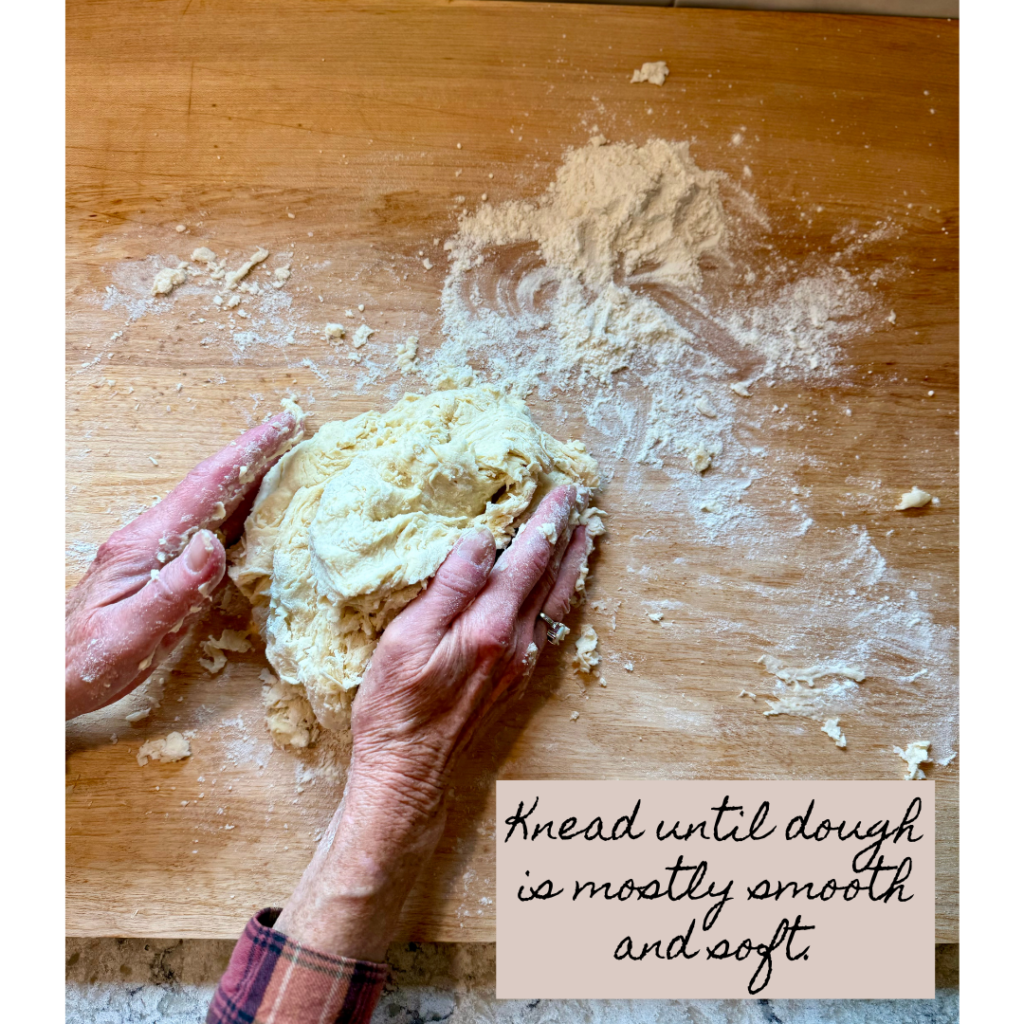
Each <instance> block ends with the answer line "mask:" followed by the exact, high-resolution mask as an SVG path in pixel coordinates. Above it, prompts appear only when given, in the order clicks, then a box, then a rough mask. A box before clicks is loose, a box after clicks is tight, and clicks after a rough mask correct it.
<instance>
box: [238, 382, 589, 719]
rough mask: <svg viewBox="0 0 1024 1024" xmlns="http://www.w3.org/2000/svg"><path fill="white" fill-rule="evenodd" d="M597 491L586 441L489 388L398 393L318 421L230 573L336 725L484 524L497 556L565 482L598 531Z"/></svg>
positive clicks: (279, 470)
mask: <svg viewBox="0 0 1024 1024" xmlns="http://www.w3.org/2000/svg"><path fill="white" fill-rule="evenodd" d="M598 483H599V476H598V469H597V464H596V463H595V461H594V460H593V459H592V458H591V457H590V456H589V455H588V454H587V452H586V450H585V449H584V447H583V444H582V442H580V441H566V442H564V443H563V442H560V441H557V440H555V438H553V437H551V436H550V435H548V434H546V433H545V432H544V431H542V430H541V429H540V428H539V427H538V426H537V425H536V424H535V423H534V422H533V420H532V419H531V418H530V414H529V411H528V410H527V408H526V405H525V404H524V403H523V402H522V401H520V400H519V399H516V398H510V397H508V396H507V395H504V394H502V393H501V392H500V391H499V390H498V389H497V388H493V387H488V386H477V387H471V388H459V389H454V390H450V391H440V392H437V393H436V394H432V395H427V396H425V397H421V396H419V395H406V396H405V397H404V398H403V399H402V400H401V401H400V402H399V403H398V404H397V405H396V406H395V407H394V408H393V409H391V410H390V411H388V412H385V413H379V412H367V413H364V414H363V415H361V416H357V417H355V418H354V419H351V420H343V421H342V420H339V421H335V422H332V423H326V424H324V426H322V427H321V428H320V430H319V431H317V433H316V434H315V435H314V436H313V437H311V438H309V439H308V440H305V441H303V442H302V443H301V444H299V445H297V446H296V447H295V448H293V449H292V450H291V451H290V452H288V453H287V454H286V455H284V456H283V457H282V458H281V460H280V461H279V462H278V463H277V464H276V465H275V466H274V468H273V469H271V471H270V472H269V473H268V474H267V476H266V477H265V478H264V480H263V484H262V486H261V487H260V491H259V494H258V496H257V498H256V502H255V504H254V506H253V509H252V512H251V513H250V515H249V518H248V519H247V520H246V524H245V535H244V537H243V539H242V541H241V542H240V543H239V544H238V546H236V547H235V548H234V549H233V551H232V554H231V563H232V564H231V567H230V569H229V573H230V575H231V578H232V579H233V580H234V581H235V583H236V584H237V585H238V587H239V589H240V590H241V591H242V593H243V594H245V595H246V597H248V598H249V600H250V601H251V602H252V604H253V614H254V617H255V619H256V622H257V624H258V625H259V627H260V630H261V632H262V633H263V635H264V637H265V639H266V642H267V657H268V659H269V661H270V663H271V665H272V666H273V668H274V670H275V672H276V673H277V675H278V677H279V678H280V680H281V682H282V683H286V684H289V685H290V686H292V687H296V688H298V687H304V688H305V693H306V695H307V696H308V699H309V702H310V704H311V705H312V708H313V711H314V712H315V714H316V717H317V719H318V720H319V721H320V722H321V724H323V725H325V726H327V727H328V728H333V729H344V728H346V727H347V725H348V721H349V708H350V706H351V702H352V698H353V697H354V695H355V688H356V687H357V686H358V685H359V682H360V680H361V679H362V677H363V673H364V672H365V671H366V667H367V665H368V663H369V661H370V657H371V655H372V654H373V650H374V648H375V646H376V644H377V640H378V639H379V637H380V635H381V633H383V631H384V629H385V627H386V626H387V624H388V623H389V622H390V621H391V620H392V619H393V618H394V617H395V616H396V615H397V614H398V612H399V611H401V609H402V608H404V607H405V606H406V605H407V604H408V603H409V602H410V601H411V600H412V599H413V598H414V597H415V596H416V595H417V594H418V593H419V592H420V590H422V589H423V587H424V586H425V585H426V583H427V581H428V580H429V579H430V577H431V576H432V575H433V574H434V573H435V572H436V571H437V568H438V566H440V564H441V562H442V561H444V559H445V557H446V556H447V554H448V552H449V551H451V549H452V547H453V546H454V545H455V543H456V542H457V541H458V540H459V538H460V537H462V536H464V535H466V534H468V533H470V532H472V531H475V530H479V529H481V528H486V529H488V530H490V531H491V533H492V534H493V536H494V540H495V543H496V544H497V546H498V547H499V548H500V547H504V546H505V545H506V544H507V543H508V542H509V540H511V538H512V536H513V534H514V533H515V530H516V529H517V527H518V526H519V525H520V524H521V523H522V522H524V521H525V520H526V519H527V518H528V517H529V515H530V514H531V512H532V511H533V509H534V508H535V507H536V506H537V504H538V503H539V502H540V500H541V499H542V498H543V497H544V495H545V494H547V493H548V492H549V491H551V490H553V489H554V488H555V487H558V486H559V485H561V484H574V485H575V486H576V489H577V493H578V502H577V503H578V508H577V509H576V510H575V511H574V519H575V520H576V521H587V522H588V526H589V527H592V531H591V532H592V533H594V534H595V535H596V534H598V533H600V532H602V530H601V523H600V518H599V514H598V513H596V510H593V509H586V506H587V503H588V502H589V499H590V496H591V493H592V492H593V490H594V489H595V488H596V487H597V486H598ZM585 509H586V511H584V510H585ZM295 693H296V694H298V695H299V699H301V693H302V691H301V690H299V689H296V690H295Z"/></svg>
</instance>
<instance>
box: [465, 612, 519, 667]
mask: <svg viewBox="0 0 1024 1024" xmlns="http://www.w3.org/2000/svg"><path fill="white" fill-rule="evenodd" d="M514 641H515V630H514V625H513V623H512V621H511V620H509V619H506V618H502V619H492V620H490V621H488V622H484V623H481V624H480V625H479V626H477V628H476V629H475V630H474V632H473V638H472V643H473V647H474V649H475V650H476V652H477V654H478V656H479V657H481V658H482V659H484V660H485V661H488V662H491V663H494V662H496V661H498V660H499V659H501V658H503V657H505V655H507V654H508V652H509V651H510V650H511V649H512V646H513V644H514Z"/></svg>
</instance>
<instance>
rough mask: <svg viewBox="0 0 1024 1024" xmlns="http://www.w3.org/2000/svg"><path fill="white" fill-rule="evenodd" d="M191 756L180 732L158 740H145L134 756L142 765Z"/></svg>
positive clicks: (171, 733) (186, 741) (178, 759)
mask: <svg viewBox="0 0 1024 1024" xmlns="http://www.w3.org/2000/svg"><path fill="white" fill-rule="evenodd" d="M191 754H192V749H191V748H190V747H189V744H188V740H187V739H185V737H184V736H182V735H181V733H180V732H170V733H168V734H167V735H166V736H165V737H161V738H160V739H155V740H146V742H145V743H143V744H142V746H141V747H140V748H139V752H138V753H137V754H136V755H135V760H136V761H138V762H139V764H140V765H144V764H148V763H149V762H150V761H164V762H166V761H180V760H182V758H185V757H189V756H191Z"/></svg>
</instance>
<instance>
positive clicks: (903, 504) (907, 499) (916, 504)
mask: <svg viewBox="0 0 1024 1024" xmlns="http://www.w3.org/2000/svg"><path fill="white" fill-rule="evenodd" d="M931 503H932V496H931V495H930V494H929V493H928V492H927V491H922V490H921V488H920V487H918V486H917V484H915V485H914V486H913V487H911V489H910V490H909V491H907V492H905V493H904V494H903V495H902V496H901V498H900V503H899V504H898V505H897V506H896V511H897V512H902V511H903V510H904V509H908V508H924V507H925V505H930V504H931Z"/></svg>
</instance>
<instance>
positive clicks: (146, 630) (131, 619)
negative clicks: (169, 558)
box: [108, 530, 226, 671]
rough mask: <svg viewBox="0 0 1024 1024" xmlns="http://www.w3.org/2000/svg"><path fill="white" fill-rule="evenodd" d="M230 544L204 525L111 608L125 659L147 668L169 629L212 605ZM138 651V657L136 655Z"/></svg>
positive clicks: (112, 626) (113, 629)
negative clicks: (175, 555) (225, 544)
mask: <svg viewBox="0 0 1024 1024" xmlns="http://www.w3.org/2000/svg"><path fill="white" fill-rule="evenodd" d="M225 565H226V557H225V554H224V547H223V545H222V544H221V543H220V541H219V540H217V538H216V537H215V536H214V535H213V534H212V533H210V531H209V530H200V531H199V533H197V534H196V535H195V536H194V537H193V538H192V540H191V541H190V542H189V545H188V547H187V548H186V549H185V550H184V552H182V554H181V555H180V556H179V557H178V558H175V559H174V561H173V562H169V563H168V564H167V565H165V566H164V567H163V569H161V570H160V573H159V575H157V576H155V577H154V578H153V579H152V580H151V581H150V582H149V583H147V584H146V586H144V587H143V588H142V589H141V590H140V591H139V592H138V593H137V594H134V595H133V596H132V597H130V598H128V600H126V601H123V602H121V603H120V604H118V605H115V606H113V607H112V608H111V609H110V617H109V619H108V623H109V626H110V632H111V633H112V635H114V636H121V637H123V638H124V640H123V641H122V645H123V649H124V655H125V659H124V660H125V661H126V662H127V663H128V664H136V665H137V667H136V671H142V670H144V669H145V668H146V667H148V666H146V665H145V664H144V663H145V662H146V661H147V659H149V658H150V657H151V656H152V655H154V654H155V653H156V651H157V648H158V647H159V646H160V644H161V642H162V641H163V640H164V638H165V637H166V636H167V634H168V633H169V632H177V631H178V629H179V623H183V620H185V619H186V618H188V616H189V615H190V614H192V613H195V612H196V611H198V610H199V609H201V608H203V607H205V606H206V604H207V603H208V602H209V599H210V595H211V594H212V593H213V591H214V590H215V589H216V587H217V584H218V583H220V581H221V580H222V579H223V578H224V569H225ZM136 655H138V663H136V662H135V656H136Z"/></svg>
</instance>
